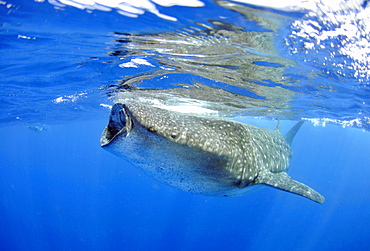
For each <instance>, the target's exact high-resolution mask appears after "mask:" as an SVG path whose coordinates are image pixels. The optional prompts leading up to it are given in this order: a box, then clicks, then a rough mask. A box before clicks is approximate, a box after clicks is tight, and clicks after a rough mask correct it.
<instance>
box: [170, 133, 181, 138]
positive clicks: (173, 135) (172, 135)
mask: <svg viewBox="0 0 370 251" xmlns="http://www.w3.org/2000/svg"><path fill="white" fill-rule="evenodd" d="M178 137H179V135H177V134H174V133H173V134H171V138H173V139H177V138H178Z"/></svg>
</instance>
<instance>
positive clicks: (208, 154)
mask: <svg viewBox="0 0 370 251" xmlns="http://www.w3.org/2000/svg"><path fill="white" fill-rule="evenodd" d="M299 127H300V125H299V126H298V129H299ZM298 129H296V131H297V130H298ZM296 131H295V132H293V133H291V134H292V135H293V136H292V137H294V135H295V133H296ZM291 140H292V139H289V140H288V141H291ZM101 145H102V147H103V148H105V149H106V150H108V151H110V152H112V153H114V154H116V155H118V156H120V157H123V158H124V159H126V160H128V161H130V162H131V163H133V164H134V165H136V166H138V167H140V168H142V169H143V170H144V171H146V172H147V173H148V174H150V175H152V176H154V177H155V178H156V179H158V180H160V181H162V182H165V183H167V184H169V185H172V186H174V187H177V188H180V189H182V190H185V191H188V192H192V193H198V194H203V195H211V196H230V195H236V194H242V193H245V192H246V191H247V188H248V187H251V186H254V185H258V184H265V185H269V186H272V187H275V188H278V189H282V190H285V191H289V192H293V193H296V194H299V195H302V196H305V197H307V198H309V199H312V200H314V201H316V202H319V203H322V202H323V201H324V198H323V197H322V196H321V195H320V194H318V193H317V192H316V191H314V190H313V189H311V188H309V187H308V186H306V185H304V184H302V183H299V182H297V181H295V180H293V179H291V178H290V177H289V176H288V175H287V174H286V172H285V171H286V170H287V168H288V166H289V161H290V158H291V156H292V151H291V148H290V145H289V143H288V142H287V140H285V139H284V137H283V136H282V135H281V133H280V131H279V130H270V129H265V128H260V127H256V126H252V125H248V124H243V123H240V122H236V121H231V120H226V119H216V118H213V117H203V116H197V115H186V114H183V113H179V112H173V111H169V110H165V109H160V108H156V107H152V106H148V105H144V104H141V103H138V102H134V101H130V102H128V103H126V104H121V103H117V104H115V105H114V106H113V108H112V111H111V116H110V121H109V123H108V126H107V127H106V128H105V129H104V132H103V134H102V137H101Z"/></svg>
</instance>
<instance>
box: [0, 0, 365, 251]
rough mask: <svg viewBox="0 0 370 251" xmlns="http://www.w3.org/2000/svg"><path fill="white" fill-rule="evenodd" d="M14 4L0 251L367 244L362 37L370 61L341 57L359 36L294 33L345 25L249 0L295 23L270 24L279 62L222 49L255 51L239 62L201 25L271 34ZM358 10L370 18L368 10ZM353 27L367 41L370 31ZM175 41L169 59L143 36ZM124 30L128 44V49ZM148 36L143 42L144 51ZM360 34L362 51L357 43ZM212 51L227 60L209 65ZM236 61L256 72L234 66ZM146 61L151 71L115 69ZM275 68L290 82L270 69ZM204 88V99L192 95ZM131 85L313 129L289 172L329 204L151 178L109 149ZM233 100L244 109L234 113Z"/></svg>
mask: <svg viewBox="0 0 370 251" xmlns="http://www.w3.org/2000/svg"><path fill="white" fill-rule="evenodd" d="M7 4H12V5H11V6H9V5H7ZM7 4H1V5H0V17H1V19H0V24H1V26H0V37H1V39H0V48H1V57H0V69H1V70H0V76H1V83H2V88H1V91H0V101H1V102H0V104H1V105H0V109H1V113H0V139H1V140H0V142H1V147H0V233H1V234H0V249H1V250H368V249H370V230H369V227H368V226H369V224H370V216H369V213H368V211H369V208H370V194H369V193H368V191H369V190H370V183H369V177H370V170H369V169H368V163H370V154H369V150H368V149H370V134H369V132H368V129H369V124H368V123H369V111H370V110H369V107H368V102H369V95H370V93H369V80H368V76H367V75H366V74H367V72H366V71H365V70H363V69H364V68H366V67H367V61H366V60H365V59H368V58H369V57H368V56H369V55H368V54H367V51H366V48H368V47H367V46H368V45H367V44H364V41H367V40H366V39H368V37H366V35H364V37H362V38H363V39H364V41H363V42H362V44H361V46H363V47H362V48H363V52H364V53H363V54H361V58H356V57H354V56H353V55H351V54H350V53H349V52H348V51H347V52H346V51H345V48H347V47H346V46H347V45H348V44H346V43H345V41H346V39H348V40H350V37H349V35H348V34H346V35H342V36H337V37H332V38H329V39H327V40H322V41H321V42H320V41H319V42H317V41H318V40H317V38H314V37H304V36H303V35H302V36H300V35H297V36H292V34H293V31H295V30H298V27H300V25H301V24H302V23H303V21H307V20H311V21H318V23H319V24H320V29H319V30H320V31H325V30H330V29H332V28H333V27H334V28H337V26H340V25H338V24H337V23H334V22H333V23H329V22H328V20H326V19H322V20H317V17H316V16H314V15H311V16H307V15H306V14H305V13H307V12H308V10H300V11H294V12H292V11H290V12H286V11H285V10H275V9H272V8H265V9H263V10H264V11H267V12H263V13H260V12H257V10H261V8H260V7H256V6H253V5H245V6H248V7H251V8H255V13H257V16H266V15H267V16H268V15H270V14H266V13H274V14H279V15H283V16H285V18H284V19H283V21H282V25H281V26H280V27H279V28H276V29H272V28H271V29H272V30H273V31H272V32H273V33H274V34H276V35H275V36H274V37H276V39H275V41H274V46H276V47H277V54H269V53H266V52H261V51H260V50H259V48H257V47H253V46H252V45H250V44H249V45H245V44H243V43H242V42H241V43H240V44H238V43H236V42H235V41H232V43H231V42H230V44H231V46H230V47H228V48H227V50H231V49H232V48H235V47H238V48H242V50H241V51H243V52H245V55H244V54H243V55H240V54H239V53H240V51H238V52H233V53H234V54H233V53H231V52H230V51H226V49H225V47H222V46H221V47H220V46H219V45H218V44H217V42H218V41H219V40H217V39H219V38H218V37H217V38H213V39H214V40H213V41H214V42H212V43H210V42H209V40H208V38H209V37H208V36H211V35H209V34H210V33H211V32H214V31H215V30H217V29H211V28H210V29H209V34H208V35H206V33H205V32H203V30H204V27H205V26H204V25H208V26H209V27H212V25H213V27H215V26H216V25H215V22H213V21H211V20H218V21H225V20H226V21H227V23H228V24H233V25H235V26H237V27H241V28H242V29H243V30H247V31H253V32H262V33H264V32H271V30H269V29H267V28H266V27H264V26H263V25H261V23H260V22H259V21H255V20H248V19H247V18H246V16H243V15H242V14H240V13H238V12H237V11H231V10H229V9H227V8H225V7H221V6H219V5H217V4H216V3H214V2H208V1H207V2H205V6H204V7H193V8H191V7H181V6H175V7H161V6H159V5H157V7H158V10H159V11H160V12H161V13H165V14H166V15H169V16H172V17H176V18H177V20H178V21H170V20H166V19H163V18H160V17H158V16H156V15H154V14H151V13H148V12H146V13H145V14H143V15H139V16H138V17H137V18H131V17H126V16H123V15H120V14H118V13H116V12H115V10H112V11H111V12H103V11H99V10H94V11H92V13H88V12H86V11H85V10H81V9H78V8H74V7H70V6H65V7H63V8H61V9H55V6H54V5H52V4H50V3H48V2H41V3H39V2H33V1H13V2H9V3H7ZM360 7H361V8H364V9H365V10H367V9H366V7H367V6H366V4H365V5H361V6H360ZM350 11H351V10H346V11H344V10H342V11H340V12H339V13H342V14H343V13H344V14H345V15H347V16H351V15H350V14H351V13H352V14H353V13H360V14H361V13H362V12H361V11H363V10H361V9H357V10H352V12H351V13H348V12H350ZM328 16H329V15H328ZM357 16H359V17H360V16H361V15H357ZM221 17H222V18H221ZM351 17H353V16H351ZM273 18H276V17H275V16H274V17H273ZM338 20H339V21H340V18H339V17H338ZM226 21H225V22H226ZM300 21H302V22H301V23H300ZM359 21H361V20H359ZM354 23H356V22H354ZM357 23H358V26H359V30H360V31H361V30H363V31H365V30H366V29H365V28H366V27H362V26H361V25H363V24H362V23H361V22H357ZM292 24H295V25H292ZM312 26H313V27H314V25H312ZM187 27H192V28H187ZM194 27H195V28H194ZM202 27H203V28H202ZM223 27H224V28H225V27H226V26H225V25H224V26H223ZM185 28H186V29H188V31H186V32H184V29H185ZM194 29H195V30H197V31H196V32H193V31H192V30H194ZM202 29H203V30H202ZM225 29H226V30H229V31H230V32H233V33H228V34H227V36H229V40H228V41H230V40H231V39H232V37H233V36H234V37H235V36H236V37H237V36H240V33H238V31H235V30H238V29H236V28H235V27H234V28H230V27H229V28H225ZM166 32H170V33H171V32H172V33H171V34H172V35H171V36H165V40H168V41H167V44H166V43H165V44H162V46H163V48H167V49H168V51H167V52H163V51H158V50H157V49H158V48H159V47H158V45H157V44H155V48H154V49H153V48H151V47H148V45H147V44H148V41H150V42H152V43H154V42H153V40H150V39H153V38H154V37H156V36H157V34H165V33H166ZM118 33H122V34H131V35H130V37H131V38H130V39H129V41H126V42H122V41H121V42H119V41H118V40H119V39H121V40H122V37H119V36H118V35H117V34H118ZM180 33H182V34H185V35H186V36H185V37H187V38H188V39H191V40H190V41H200V40H202V39H203V40H204V41H205V42H204V44H203V46H208V47H209V48H211V49H210V50H208V49H204V51H201V52H198V53H199V54H200V55H201V54H202V53H204V54H207V55H208V56H207V57H212V58H211V60H209V61H207V57H199V58H198V57H196V58H192V57H191V56H189V55H185V54H186V53H189V52H181V53H183V54H182V55H179V52H178V51H175V49H173V48H174V47H172V45H173V42H171V41H170V40H171V38H172V39H174V38H176V35H177V34H180ZM138 34H140V36H141V37H140V36H136V35H138ZM322 34H324V33H322ZM225 36H226V35H225ZM227 36H226V37H227ZM143 37H145V39H147V40H146V41H147V42H146V43H141V42H140V41H139V39H142V38H143ZM125 39H126V38H125ZM356 39H357V38H356V37H353V38H352V40H351V41H353V44H354V46H355V45H356ZM220 41H221V40H220ZM222 41H223V40H222ZM310 42H314V43H313V47H310V46H311V45H308V44H307V43H310ZM305 43H306V44H305ZM331 43H333V46H331ZM215 44H216V45H215ZM212 46H219V47H217V49H213V48H215V47H212ZM204 48H207V47H204ZM223 49H225V51H226V52H224V51H223ZM340 49H342V50H340ZM352 50H355V47H352ZM212 51H216V52H217V53H215V54H220V55H224V57H223V58H221V57H219V55H210V52H212ZM113 52H115V53H113ZM117 53H121V54H120V55H117ZM235 53H236V54H235ZM230 55H234V57H231V56H230ZM235 55H237V56H235ZM250 55H253V57H252V58H253V60H251V62H252V63H251V62H249V61H248V59H249V58H250V57H251V56H250ZM330 55H332V57H331V56H330ZM235 57H236V58H240V60H245V61H243V63H241V64H240V65H235V63H234V62H233V61H232V60H233V58H235ZM137 58H139V59H145V60H146V62H149V63H150V64H151V65H153V66H149V65H145V64H141V65H140V64H138V65H137V66H138V67H137V68H135V67H122V66H121V67H120V66H119V65H121V64H123V63H128V62H132V59H137ZM204 58H205V59H204ZM203 59H204V60H203ZM283 59H284V60H283ZM192 60H193V61H192ZM136 62H137V61H136ZM195 62H196V63H195ZM344 62H345V63H344ZM244 65H246V66H247V67H245V68H243V67H244ZM343 65H344V66H343ZM251 66H255V67H256V68H254V70H253V72H250V74H249V75H242V74H243V72H244V71H245V70H248V69H249V68H250V67H251ZM161 67H167V68H166V69H167V70H166V69H162V68H161ZM168 68H171V70H169V69H168ZM282 68H283V70H282V71H281V72H280V69H282ZM215 69H217V70H216V71H215ZM266 69H272V70H273V71H274V72H275V73H276V74H281V76H282V77H284V78H285V79H284V80H282V81H280V80H279V79H277V78H276V75H274V74H270V72H269V71H267V72H268V73H267V74H265V71H266ZM214 72H221V73H222V74H220V75H217V74H212V73H214ZM255 72H257V73H258V74H254V73H255ZM145 74H146V75H145ZM143 76H144V78H142V77H143ZM240 76H242V77H243V79H244V81H245V83H244V82H243V83H241V82H240V81H239V80H240V79H241V78H242V77H240ZM239 77H240V78H239ZM130 81H131V82H130ZM196 82H197V83H200V84H202V85H204V86H203V87H202V88H203V89H202V88H200V89H202V90H206V91H205V92H201V90H198V89H196V88H197V87H196V86H197V84H196ZM122 83H129V84H130V85H131V86H134V87H137V88H139V89H140V91H138V92H136V93H135V95H139V97H141V98H142V97H145V101H146V102H149V101H152V100H153V99H156V100H158V102H162V103H163V104H171V105H174V102H175V101H176V100H178V102H179V103H181V102H182V104H188V103H192V104H194V102H193V101H194V99H195V100H196V98H198V99H199V100H202V102H199V103H198V104H201V105H203V107H202V108H204V109H208V111H214V112H219V114H221V115H222V116H227V117H230V118H235V117H236V116H237V117H236V118H235V119H238V120H242V121H243V120H244V121H248V122H251V123H254V124H258V125H260V126H263V127H267V128H274V127H275V126H276V121H274V119H277V118H280V119H281V124H282V125H281V130H282V131H283V132H286V131H287V130H289V128H290V127H291V126H292V125H293V124H294V122H293V121H292V120H299V119H305V120H308V121H307V122H306V123H305V124H304V126H303V127H302V128H301V130H300V131H299V133H298V134H297V136H296V138H295V140H294V142H293V146H292V148H293V153H294V156H293V158H292V160H291V164H290V169H289V175H290V176H292V177H293V178H295V179H297V180H299V181H301V182H304V183H306V184H308V185H309V186H311V187H312V188H314V189H315V190H317V191H319V192H320V193H321V194H323V195H324V196H325V199H326V201H325V202H324V203H323V204H317V203H314V202H312V201H310V200H307V199H305V198H303V197H300V196H296V195H293V194H290V193H286V192H283V191H279V190H276V189H273V188H268V187H266V188H263V189H260V190H258V191H256V192H253V193H250V194H248V195H245V196H241V197H228V198H217V197H205V196H199V195H194V194H189V193H186V192H182V191H179V190H177V189H175V188H172V187H169V186H167V185H165V184H162V183H160V182H157V181H156V180H154V179H152V178H151V177H148V176H146V175H145V174H143V173H142V172H141V171H140V170H138V169H136V168H135V167H133V166H132V165H131V164H129V163H127V162H125V161H124V160H122V159H119V158H117V157H115V156H113V155H112V154H110V153H108V152H106V151H104V150H103V149H102V148H101V147H100V145H99V139H100V135H101V132H102V130H103V128H104V127H105V126H106V124H107V122H108V116H109V109H107V108H106V107H105V106H106V105H112V104H113V102H114V95H115V93H117V92H118V91H119V90H120V88H121V84H122ZM246 83H252V84H246ZM176 84H183V85H187V86H188V87H189V88H188V87H186V88H180V89H181V90H183V89H186V90H188V89H191V90H196V91H199V92H196V95H193V94H192V92H189V93H187V95H186V96H185V94H184V93H183V92H180V94H179V93H176V95H177V96H176V98H178V97H183V98H189V97H191V98H192V99H191V100H192V101H191V102H190V101H187V100H185V101H184V100H183V99H182V100H179V99H173V98H172V96H175V95H174V93H175V92H170V93H169V95H168V97H169V99H168V100H167V99H166V100H164V99H163V98H162V97H159V96H156V95H154V96H153V95H152V93H151V92H146V91H147V90H152V89H156V90H159V91H163V92H164V91H165V90H170V91H171V90H172V89H173V88H179V86H178V85H176ZM207 88H209V89H207ZM263 88H269V89H266V90H268V92H262V91H261V90H265V89H263ZM220 90H222V91H224V92H220ZM166 93H168V92H166ZM205 93H206V94H207V95H206V94H205ZM215 93H217V95H218V96H217V97H219V98H225V100H226V97H229V96H228V95H229V94H230V93H232V94H233V95H232V97H233V98H232V100H233V101H235V103H234V104H235V106H233V105H230V102H229V101H230V100H229V99H227V100H226V101H225V100H223V99H219V100H215V99H214V97H215V96H214V95H215ZM149 94H150V95H152V96H150V95H149ZM209 94H211V95H209ZM140 95H142V96H140ZM194 97H196V98H194ZM143 99H144V98H143ZM148 100H149V101H148ZM236 104H238V105H240V104H246V107H242V108H240V109H239V108H238V109H237V108H235V107H239V106H236ZM175 105H176V104H175ZM223 108H225V109H223ZM226 108H227V109H229V110H227V109H226ZM228 111H230V112H229V113H228ZM257 118H258V119H257ZM324 125H325V126H324Z"/></svg>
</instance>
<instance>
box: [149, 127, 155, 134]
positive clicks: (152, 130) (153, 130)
mask: <svg viewBox="0 0 370 251" xmlns="http://www.w3.org/2000/svg"><path fill="white" fill-rule="evenodd" d="M148 131H149V132H154V133H155V132H157V131H156V130H155V129H154V127H152V126H150V127H148Z"/></svg>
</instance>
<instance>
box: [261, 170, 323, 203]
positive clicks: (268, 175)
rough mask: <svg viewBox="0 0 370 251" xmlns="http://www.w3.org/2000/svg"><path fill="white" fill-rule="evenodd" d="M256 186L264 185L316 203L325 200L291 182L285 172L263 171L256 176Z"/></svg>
mask: <svg viewBox="0 0 370 251" xmlns="http://www.w3.org/2000/svg"><path fill="white" fill-rule="evenodd" d="M255 183H256V184H264V185H268V186H272V187H275V188H277V189H281V190H284V191H287V192H290V193H295V194H298V195H301V196H304V197H306V198H308V199H310V200H313V201H315V202H318V203H323V202H324V201H325V198H324V197H323V196H322V195H321V194H319V193H318V192H316V191H315V190H313V189H312V188H310V187H309V186H306V185H305V184H303V183H300V182H298V181H296V180H293V179H292V178H291V177H290V176H289V175H288V174H287V173H286V172H280V173H272V172H270V171H268V170H264V171H262V172H260V173H259V174H258V177H257V178H256V181H255Z"/></svg>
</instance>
